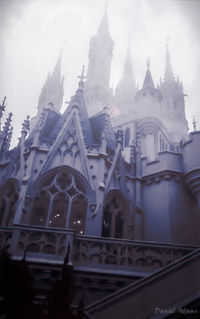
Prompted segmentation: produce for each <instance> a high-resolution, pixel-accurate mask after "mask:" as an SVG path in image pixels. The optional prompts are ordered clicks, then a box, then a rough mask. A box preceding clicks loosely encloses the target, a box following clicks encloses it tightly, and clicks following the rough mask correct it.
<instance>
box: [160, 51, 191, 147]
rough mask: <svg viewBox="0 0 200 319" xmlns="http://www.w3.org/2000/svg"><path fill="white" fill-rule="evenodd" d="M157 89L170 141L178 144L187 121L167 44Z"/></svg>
mask: <svg viewBox="0 0 200 319" xmlns="http://www.w3.org/2000/svg"><path fill="white" fill-rule="evenodd" d="M159 89H160V92H161V94H162V96H163V100H162V104H161V117H162V120H163V122H164V124H165V126H166V127H167V129H168V132H169V134H170V138H171V141H172V143H174V145H175V144H177V146H178V145H179V143H180V140H181V139H182V138H183V137H185V135H186V134H187V132H188V123H187V120H186V116H185V101H184V93H183V86H182V83H180V82H179V80H178V79H177V80H176V79H175V77H174V74H173V71H172V65H171V59H170V53H169V48H168V45H167V46H166V57H165V74H164V80H163V82H162V81H161V83H160V87H159ZM175 148H176V147H175Z"/></svg>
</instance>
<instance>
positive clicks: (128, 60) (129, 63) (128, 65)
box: [122, 45, 134, 80]
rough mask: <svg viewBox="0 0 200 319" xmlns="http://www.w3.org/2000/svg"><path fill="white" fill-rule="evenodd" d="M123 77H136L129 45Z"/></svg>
mask: <svg viewBox="0 0 200 319" xmlns="http://www.w3.org/2000/svg"><path fill="white" fill-rule="evenodd" d="M122 79H131V80H133V79H134V77H133V67H132V61H131V54H130V46H129V45H128V48H127V52H126V58H125V63H124V70H123V77H122Z"/></svg>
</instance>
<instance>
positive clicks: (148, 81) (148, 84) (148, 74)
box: [142, 58, 155, 89]
mask: <svg viewBox="0 0 200 319" xmlns="http://www.w3.org/2000/svg"><path fill="white" fill-rule="evenodd" d="M147 87H149V88H153V89H155V85H154V83H153V79H152V75H151V71H150V59H149V58H148V59H147V71H146V75H145V79H144V82H143V86H142V88H143V89H145V88H147Z"/></svg>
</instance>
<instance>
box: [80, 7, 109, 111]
mask: <svg viewBox="0 0 200 319" xmlns="http://www.w3.org/2000/svg"><path fill="white" fill-rule="evenodd" d="M113 46H114V42H113V40H112V38H111V36H110V32H109V26H108V16H107V5H106V7H105V11H104V15H103V18H102V20H101V23H100V25H99V28H98V31H97V34H96V35H95V36H94V37H92V39H91V41H90V48H89V56H88V57H89V62H88V71H87V80H86V84H85V96H86V104H87V109H88V114H89V116H91V115H94V114H96V113H97V112H100V111H102V109H103V108H104V107H105V106H108V107H110V108H112V104H113V96H112V90H111V89H110V87H109V81H110V70H111V61H112V51H113Z"/></svg>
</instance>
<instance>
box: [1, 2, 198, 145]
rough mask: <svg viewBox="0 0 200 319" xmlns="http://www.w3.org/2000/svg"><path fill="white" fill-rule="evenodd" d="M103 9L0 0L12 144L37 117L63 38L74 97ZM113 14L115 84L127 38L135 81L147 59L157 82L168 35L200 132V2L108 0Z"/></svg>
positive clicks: (96, 4) (188, 110) (188, 111)
mask: <svg viewBox="0 0 200 319" xmlns="http://www.w3.org/2000/svg"><path fill="white" fill-rule="evenodd" d="M104 7H105V1H104V0H101V1H100V0H42V1H41V0H0V70H1V71H0V99H1V101H2V99H3V97H4V96H5V95H6V96H7V110H6V115H7V113H8V112H13V123H14V126H15V130H14V136H13V145H14V144H16V142H17V138H18V137H19V136H20V130H21V123H22V122H23V120H24V118H25V117H26V116H27V115H28V114H30V115H31V116H34V115H35V114H36V108H37V102H38V97H39V94H40V90H41V87H42V86H43V84H44V81H45V79H46V76H47V73H48V72H49V71H52V69H53V68H54V66H55V63H56V60H57V58H58V55H59V51H60V49H61V47H62V46H63V43H64V42H66V44H65V45H64V52H63V60H62V72H63V75H64V76H65V97H64V100H65V101H68V100H69V99H70V96H72V95H73V94H74V91H75V89H76V88H77V82H78V79H77V76H78V75H79V74H80V72H81V67H82V65H83V64H84V65H86V66H87V64H88V58H87V56H88V47H89V40H90V38H91V36H92V35H94V34H95V33H96V30H97V27H98V25H99V22H100V20H101V17H102V14H103V11H104ZM108 16H109V24H110V33H111V36H112V38H113V40H114V42H115V46H114V52H113V62H112V71H111V81H110V84H111V86H112V87H113V88H115V87H116V85H117V83H118V81H119V79H120V77H121V73H122V68H123V63H124V57H125V54H126V48H127V43H128V38H130V46H131V55H132V62H133V69H134V74H135V79H136V82H138V83H139V86H141V84H142V81H143V78H144V74H145V71H146V59H147V57H148V56H149V57H150V59H151V70H152V75H153V79H154V82H155V83H159V79H160V77H161V76H163V73H164V60H165V44H166V38H167V37H169V38H170V41H169V47H170V52H171V60H172V66H173V70H174V74H175V75H178V76H179V79H180V80H182V81H183V86H184V89H185V93H186V94H188V97H186V114H187V118H188V120H189V123H190V127H191V122H192V121H191V119H192V116H193V115H195V117H196V119H197V128H199V129H200V111H199V108H200V89H199V86H200V38H199V37H200V35H199V30H200V25H199V24H200V22H199V16H200V0H162V1H161V0H110V1H109V4H108ZM65 107H66V104H64V106H63V109H62V110H64V109H65Z"/></svg>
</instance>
